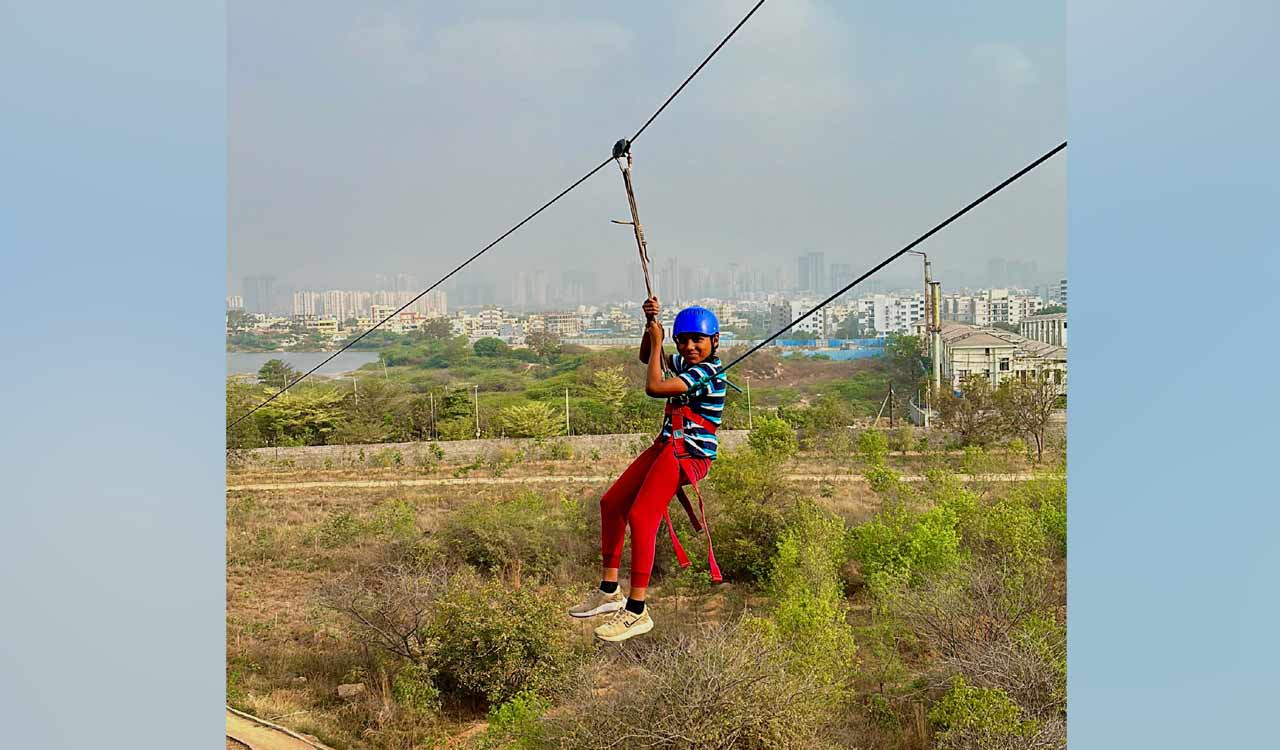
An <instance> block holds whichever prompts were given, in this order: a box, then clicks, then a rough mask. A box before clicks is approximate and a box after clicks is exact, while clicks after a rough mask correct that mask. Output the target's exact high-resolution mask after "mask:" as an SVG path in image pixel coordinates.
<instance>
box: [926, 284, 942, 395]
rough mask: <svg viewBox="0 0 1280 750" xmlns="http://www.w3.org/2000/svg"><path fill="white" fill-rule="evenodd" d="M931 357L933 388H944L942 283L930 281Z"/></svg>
mask: <svg viewBox="0 0 1280 750" xmlns="http://www.w3.org/2000/svg"><path fill="white" fill-rule="evenodd" d="M929 293H930V294H929V351H930V355H929V359H930V363H931V364H932V365H933V390H935V391H937V390H939V389H941V388H942V284H940V283H939V282H937V281H931V282H929Z"/></svg>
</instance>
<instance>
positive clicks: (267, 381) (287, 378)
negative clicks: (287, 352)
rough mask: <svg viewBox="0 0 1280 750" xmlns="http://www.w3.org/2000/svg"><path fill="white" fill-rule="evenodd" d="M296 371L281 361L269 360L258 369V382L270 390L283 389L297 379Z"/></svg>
mask: <svg viewBox="0 0 1280 750" xmlns="http://www.w3.org/2000/svg"><path fill="white" fill-rule="evenodd" d="M298 375H299V373H298V371H297V370H295V369H293V368H292V367H290V366H289V365H288V364H286V363H285V361H284V360H282V359H269V360H267V361H266V363H264V364H263V365H262V367H260V368H258V382H259V383H262V384H263V385H269V386H271V387H272V388H284V387H285V386H287V385H289V384H290V383H292V382H293V381H294V380H296V379H297V378H298Z"/></svg>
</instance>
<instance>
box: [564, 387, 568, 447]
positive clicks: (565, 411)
mask: <svg viewBox="0 0 1280 750" xmlns="http://www.w3.org/2000/svg"><path fill="white" fill-rule="evenodd" d="M564 434H565V436H566V437H568V435H569V389H568V388H565V389H564Z"/></svg>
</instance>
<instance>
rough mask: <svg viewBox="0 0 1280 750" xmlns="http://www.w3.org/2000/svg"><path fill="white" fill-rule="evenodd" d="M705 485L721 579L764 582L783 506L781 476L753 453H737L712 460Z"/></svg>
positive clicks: (778, 535)
mask: <svg viewBox="0 0 1280 750" xmlns="http://www.w3.org/2000/svg"><path fill="white" fill-rule="evenodd" d="M707 483H708V484H709V485H710V487H711V489H712V490H713V491H714V503H713V504H712V508H711V510H710V512H709V513H708V516H709V520H710V522H711V527H712V534H713V535H714V538H715V543H716V552H717V554H716V560H717V562H719V563H720V569H721V572H722V573H723V574H724V577H725V579H726V580H735V581H758V580H763V579H764V578H765V576H766V575H767V574H768V571H769V566H770V561H771V560H772V558H773V554H774V551H775V550H776V549H777V546H778V539H779V538H780V536H781V534H782V528H783V525H784V523H783V522H784V514H785V509H786V506H787V500H786V499H785V497H784V495H783V484H782V480H781V475H780V472H778V471H777V469H776V467H775V466H773V465H771V464H770V463H769V462H766V461H761V460H760V459H759V458H758V454H756V452H755V451H754V450H746V451H737V452H733V453H727V454H724V455H723V456H722V457H721V458H720V459H719V460H718V461H716V465H715V467H714V468H713V469H712V471H711V475H710V477H709V478H708V480H707Z"/></svg>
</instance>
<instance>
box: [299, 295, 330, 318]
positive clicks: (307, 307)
mask: <svg viewBox="0 0 1280 750" xmlns="http://www.w3.org/2000/svg"><path fill="white" fill-rule="evenodd" d="M323 312H324V295H323V294H322V293H320V292H294V293H293V315H294V317H301V318H315V317H319V316H320V315H321V314H322V313H323Z"/></svg>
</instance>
